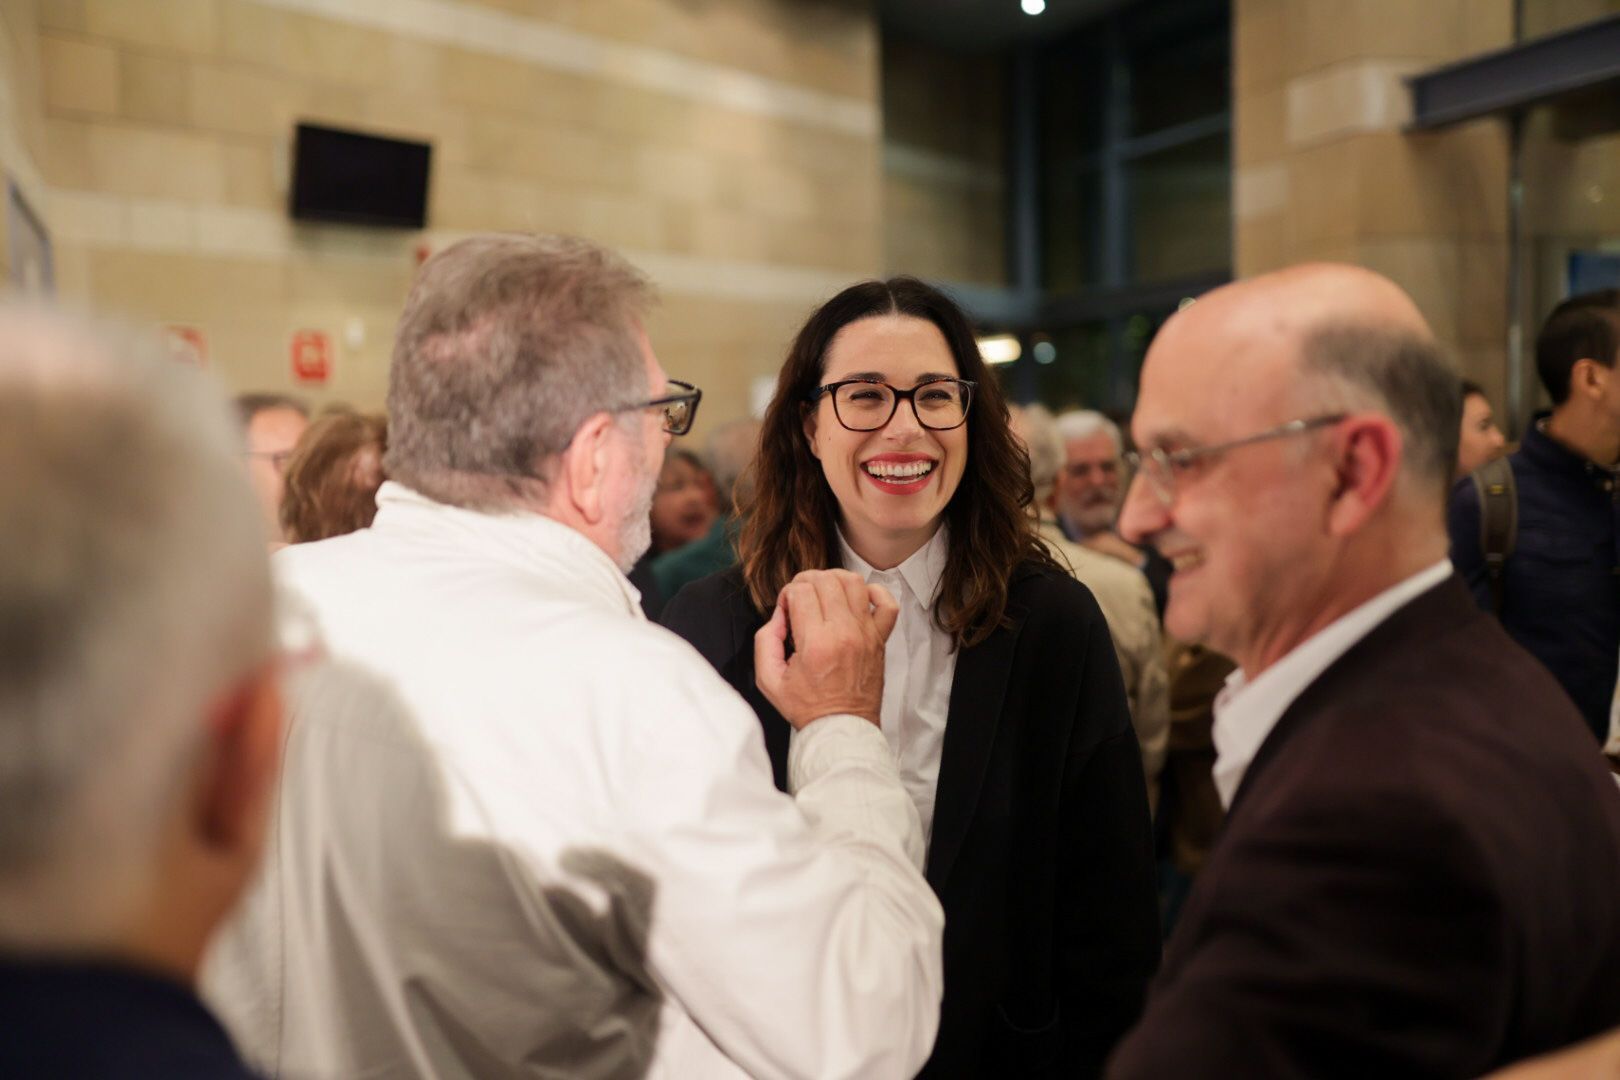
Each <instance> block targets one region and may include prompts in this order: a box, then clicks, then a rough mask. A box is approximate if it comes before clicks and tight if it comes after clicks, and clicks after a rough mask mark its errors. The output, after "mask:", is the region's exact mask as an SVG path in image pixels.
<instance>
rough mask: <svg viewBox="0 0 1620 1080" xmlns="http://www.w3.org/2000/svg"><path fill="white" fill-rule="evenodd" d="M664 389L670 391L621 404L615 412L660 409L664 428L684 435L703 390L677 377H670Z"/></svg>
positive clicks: (672, 432) (689, 428) (692, 419)
mask: <svg viewBox="0 0 1620 1080" xmlns="http://www.w3.org/2000/svg"><path fill="white" fill-rule="evenodd" d="M666 389H669V390H670V391H671V392H670V393H666V394H664V395H663V396H662V397H655V398H653V399H652V400H651V401H638V402H636V403H635V404H633V405H621V406H619V407H618V408H617V409H615V410H614V411H615V412H629V411H630V410H631V409H661V410H663V413H664V430H665V431H667V432H669V433H670V434H671V435H685V434H686V433H687V432H688V431H691V430H692V421H694V420H696V419H697V409H698V402H700V401H702V400H703V391H702V390H699V389H698V388H697V387H695V386H693V385H692V384H691V383H688V382H681V381H680V380H679V379H670V380H669V383H668V386H667V387H666Z"/></svg>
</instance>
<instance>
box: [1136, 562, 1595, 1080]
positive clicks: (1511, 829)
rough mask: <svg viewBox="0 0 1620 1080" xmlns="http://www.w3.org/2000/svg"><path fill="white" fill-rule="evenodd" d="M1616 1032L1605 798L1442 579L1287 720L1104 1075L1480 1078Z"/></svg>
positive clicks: (1570, 732)
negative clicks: (1144, 1003) (1139, 1016)
mask: <svg viewBox="0 0 1620 1080" xmlns="http://www.w3.org/2000/svg"><path fill="white" fill-rule="evenodd" d="M1615 1024H1620V791H1617V790H1616V788H1615V783H1614V780H1613V779H1611V777H1610V775H1609V773H1608V771H1607V770H1606V769H1605V768H1604V766H1603V763H1602V760H1601V758H1600V757H1599V756H1598V754H1597V752H1596V750H1595V748H1594V747H1593V745H1592V736H1591V733H1590V732H1589V731H1588V730H1587V729H1586V726H1585V725H1584V724H1583V723H1582V721H1581V717H1580V716H1579V715H1578V714H1577V713H1576V711H1575V709H1574V707H1573V706H1572V705H1571V704H1570V702H1569V698H1568V697H1567V696H1565V694H1564V693H1563V691H1562V690H1561V689H1560V688H1559V686H1558V684H1557V683H1556V682H1555V681H1554V680H1553V678H1552V676H1551V675H1549V674H1548V673H1547V672H1546V670H1545V669H1544V668H1542V666H1541V665H1540V664H1538V663H1536V661H1535V660H1534V659H1532V658H1531V657H1530V655H1529V654H1528V653H1526V652H1525V651H1524V650H1523V649H1521V648H1520V647H1519V646H1518V645H1516V644H1514V643H1513V642H1512V641H1511V640H1510V639H1509V638H1508V636H1507V635H1506V634H1505V633H1503V631H1502V629H1501V627H1500V626H1499V625H1498V624H1497V622H1496V620H1495V619H1494V618H1491V617H1490V616H1488V615H1486V614H1484V613H1483V612H1481V611H1480V610H1479V608H1478V606H1477V605H1475V604H1474V602H1473V599H1472V597H1470V596H1469V594H1468V591H1467V589H1466V588H1465V587H1464V585H1463V584H1462V581H1461V580H1460V579H1459V578H1457V577H1455V576H1453V577H1452V578H1451V579H1450V580H1448V581H1446V582H1445V583H1443V584H1441V585H1439V586H1437V587H1435V588H1434V589H1431V590H1430V591H1428V592H1426V593H1424V594H1423V595H1421V596H1419V597H1418V598H1417V599H1415V600H1413V601H1412V602H1411V603H1409V604H1407V605H1406V606H1405V607H1403V608H1401V609H1400V610H1398V611H1397V612H1396V613H1395V614H1394V615H1393V616H1391V617H1390V618H1389V619H1388V620H1386V621H1385V622H1384V623H1382V624H1381V625H1379V626H1378V627H1377V628H1376V629H1374V630H1373V632H1372V633H1371V634H1369V635H1368V636H1367V637H1365V638H1363V639H1362V640H1361V641H1360V642H1358V643H1357V644H1356V645H1355V646H1354V647H1352V648H1351V649H1350V651H1349V652H1347V653H1345V655H1344V656H1343V657H1341V658H1340V659H1339V660H1338V661H1337V662H1336V663H1334V664H1333V665H1332V666H1330V667H1329V668H1328V669H1327V670H1326V671H1325V672H1323V674H1322V675H1321V676H1320V677H1319V678H1317V680H1316V681H1315V682H1314V683H1312V684H1311V685H1310V686H1309V687H1308V688H1306V690H1305V692H1304V693H1303V694H1301V695H1300V697H1299V698H1298V699H1297V700H1296V701H1295V702H1294V703H1293V705H1292V706H1291V707H1290V708H1289V709H1288V710H1287V711H1286V712H1285V713H1284V714H1283V716H1282V718H1281V720H1279V722H1278V723H1277V726H1276V727H1275V728H1274V729H1273V731H1272V733H1271V735H1270V737H1269V738H1267V739H1266V741H1265V743H1264V744H1263V745H1262V746H1261V748H1260V752H1259V754H1258V755H1257V756H1256V758H1255V760H1254V763H1253V764H1252V765H1251V766H1250V767H1249V769H1248V772H1247V774H1246V775H1245V777H1244V779H1243V782H1242V784H1241V785H1240V786H1239V788H1238V791H1237V793H1236V796H1235V798H1234V801H1233V805H1232V808H1231V813H1230V814H1229V816H1228V818H1227V821H1226V826H1225V830H1224V832H1223V833H1222V834H1221V836H1220V838H1219V839H1218V840H1217V842H1216V845H1215V849H1214V851H1213V853H1212V854H1211V856H1210V859H1209V862H1208V863H1207V864H1206V866H1205V868H1204V870H1203V873H1202V874H1201V875H1200V876H1199V878H1198V881H1197V884H1196V885H1195V886H1194V888H1193V893H1192V896H1191V897H1190V898H1189V900H1188V902H1187V906H1186V907H1185V908H1184V909H1183V911H1182V914H1181V919H1180V921H1179V922H1178V923H1177V926H1176V930H1175V933H1174V934H1173V935H1172V937H1171V940H1170V944H1169V948H1168V950H1167V953H1166V956H1165V965H1164V969H1163V971H1162V972H1161V973H1160V975H1159V977H1158V979H1157V980H1156V982H1155V984H1154V987H1153V989H1152V991H1151V992H1150V995H1149V999H1148V1006H1147V1011H1146V1014H1145V1015H1144V1017H1143V1019H1142V1022H1141V1024H1140V1025H1139V1026H1138V1027H1137V1028H1136V1030H1135V1031H1133V1032H1132V1033H1131V1034H1130V1036H1129V1037H1128V1038H1127V1039H1126V1041H1125V1042H1124V1044H1123V1045H1122V1046H1121V1047H1120V1049H1119V1052H1118V1054H1117V1055H1116V1056H1115V1057H1114V1059H1113V1061H1112V1062H1110V1067H1109V1075H1110V1076H1111V1077H1115V1078H1120V1080H1125V1078H1137V1077H1143V1078H1146V1077H1153V1078H1158V1077H1262V1076H1263V1077H1274V1076H1342V1077H1358V1078H1359V1077H1406V1076H1421V1077H1476V1076H1479V1075H1480V1074H1481V1073H1485V1072H1489V1071H1491V1070H1492V1069H1495V1068H1497V1067H1499V1066H1501V1065H1504V1064H1507V1063H1509V1062H1512V1061H1516V1060H1518V1059H1519V1058H1523V1057H1526V1056H1528V1055H1531V1054H1536V1053H1540V1052H1542V1051H1545V1050H1551V1049H1553V1048H1555V1047H1560V1046H1564V1045H1566V1044H1568V1043H1571V1042H1574V1041H1576V1040H1578V1039H1582V1038H1584V1037H1586V1036H1588V1035H1591V1034H1593V1033H1594V1032H1598V1031H1601V1030H1603V1029H1605V1028H1608V1027H1611V1026H1614V1025H1615Z"/></svg>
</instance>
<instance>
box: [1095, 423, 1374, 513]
mask: <svg viewBox="0 0 1620 1080" xmlns="http://www.w3.org/2000/svg"><path fill="white" fill-rule="evenodd" d="M1348 415H1349V414H1348V413H1330V414H1328V415H1326V416H1313V417H1310V418H1308V419H1302V420H1290V421H1288V423H1286V424H1279V425H1277V426H1276V427H1274V428H1267V429H1266V430H1265V431H1261V432H1258V433H1256V434H1254V435H1248V436H1245V437H1244V438H1241V439H1233V440H1232V441H1231V442H1223V443H1216V444H1215V445H1214V446H1194V447H1191V448H1189V449H1186V450H1162V449H1157V448H1155V449H1153V450H1148V451H1146V452H1138V451H1135V450H1127V451H1126V452H1125V464H1126V465H1127V466H1129V467H1130V469H1131V471H1132V472H1133V473H1134V472H1137V471H1138V470H1140V471H1141V473H1142V475H1144V476H1146V477H1147V480H1148V483H1149V484H1150V485H1151V486H1152V488H1153V493H1154V494H1155V495H1157V496H1158V497H1159V501H1160V502H1162V503H1164V504H1165V505H1166V506H1168V505H1170V504H1171V503H1172V502H1174V501H1175V498H1176V483H1177V481H1179V480H1181V479H1183V478H1185V477H1186V476H1187V474H1188V472H1189V471H1190V470H1191V469H1192V467H1193V466H1194V465H1196V464H1197V463H1198V462H1200V461H1202V460H1204V459H1205V458H1208V457H1210V456H1211V455H1213V454H1221V453H1225V452H1226V451H1228V450H1236V449H1237V448H1238V447H1240V446H1253V445H1254V444H1256V443H1263V442H1270V441H1271V440H1272V439H1286V438H1288V437H1290V436H1293V435H1303V434H1304V433H1305V432H1307V431H1314V430H1316V429H1317V428H1320V427H1327V426H1329V425H1331V424H1337V423H1338V422H1339V421H1340V420H1343V419H1344V418H1345V417H1346V416H1348Z"/></svg>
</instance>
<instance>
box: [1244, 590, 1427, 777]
mask: <svg viewBox="0 0 1620 1080" xmlns="http://www.w3.org/2000/svg"><path fill="white" fill-rule="evenodd" d="M1450 575H1451V561H1450V560H1449V559H1441V560H1440V561H1439V562H1437V563H1435V564H1434V565H1433V566H1430V567H1428V568H1427V569H1425V570H1420V571H1418V572H1417V573H1415V574H1413V575H1412V576H1411V577H1409V578H1407V579H1405V580H1404V581H1401V582H1399V583H1398V584H1395V585H1392V586H1391V587H1390V588H1388V589H1385V590H1384V591H1383V592H1381V593H1379V594H1378V595H1377V596H1375V597H1373V598H1372V599H1371V600H1368V601H1367V602H1366V603H1364V604H1362V605H1361V606H1360V607H1358V608H1356V609H1355V610H1353V611H1349V612H1346V613H1345V614H1343V615H1341V616H1339V617H1338V618H1337V619H1335V620H1334V621H1333V622H1331V623H1329V624H1328V625H1327V626H1325V627H1323V628H1322V629H1321V630H1318V631H1317V632H1316V633H1315V634H1312V635H1311V636H1310V637H1309V638H1307V639H1306V640H1305V641H1303V642H1302V643H1300V644H1299V645H1296V646H1295V647H1294V649H1293V650H1292V651H1291V652H1289V653H1288V654H1287V655H1286V656H1284V657H1283V658H1282V659H1281V660H1278V661H1277V662H1276V663H1275V664H1273V665H1271V666H1270V667H1268V668H1267V669H1266V670H1265V671H1262V672H1261V673H1260V674H1259V675H1258V676H1256V677H1255V678H1254V679H1253V680H1250V679H1249V678H1248V677H1247V675H1245V674H1244V672H1243V669H1242V668H1239V669H1238V670H1236V671H1234V672H1232V674H1231V675H1229V676H1227V679H1226V686H1225V687H1223V688H1222V690H1221V692H1220V693H1219V694H1218V695H1216V698H1215V728H1214V732H1213V735H1214V739H1215V752H1216V759H1215V769H1214V780H1215V789H1216V790H1217V791H1218V792H1219V793H1220V796H1221V805H1223V806H1225V807H1227V808H1228V809H1230V808H1231V806H1232V799H1233V797H1235V796H1236V795H1237V790H1238V787H1239V785H1241V784H1242V783H1243V776H1244V774H1245V773H1246V772H1247V771H1248V769H1249V765H1250V763H1251V762H1253V761H1254V757H1255V755H1256V754H1258V753H1259V752H1260V747H1261V746H1262V745H1263V744H1264V743H1265V741H1266V739H1267V737H1268V736H1270V734H1271V730H1272V728H1274V727H1276V726H1277V721H1278V720H1281V719H1282V715H1283V713H1285V712H1287V711H1288V707H1289V706H1290V705H1292V704H1293V703H1294V700H1295V699H1296V698H1298V697H1299V695H1300V694H1302V693H1304V692H1305V688H1306V687H1308V686H1310V685H1311V683H1313V682H1315V681H1316V679H1317V677H1318V676H1319V675H1321V674H1322V672H1324V671H1326V670H1327V669H1328V667H1329V666H1330V665H1331V664H1332V663H1333V662H1334V661H1335V660H1337V659H1338V658H1339V657H1341V656H1343V655H1344V654H1345V653H1346V652H1348V651H1349V650H1350V647H1351V646H1353V645H1354V644H1355V643H1356V642H1358V641H1360V640H1361V639H1362V638H1364V637H1366V636H1367V635H1368V634H1369V633H1371V632H1372V631H1373V629H1374V628H1375V627H1377V626H1378V624H1380V623H1382V622H1383V621H1384V620H1385V619H1387V618H1389V617H1390V616H1391V615H1393V614H1395V612H1396V611H1398V610H1400V609H1401V608H1402V607H1404V606H1406V604H1408V603H1410V602H1411V601H1412V600H1415V599H1417V597H1418V596H1420V595H1421V594H1423V593H1425V592H1428V591H1429V590H1430V589H1432V588H1434V587H1435V586H1436V585H1439V584H1440V583H1441V582H1443V581H1445V580H1446V578H1447V577H1449V576H1450Z"/></svg>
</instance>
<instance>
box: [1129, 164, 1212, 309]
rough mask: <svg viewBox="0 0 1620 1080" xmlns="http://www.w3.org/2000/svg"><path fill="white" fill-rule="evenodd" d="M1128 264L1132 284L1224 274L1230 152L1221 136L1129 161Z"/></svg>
mask: <svg viewBox="0 0 1620 1080" xmlns="http://www.w3.org/2000/svg"><path fill="white" fill-rule="evenodd" d="M1128 177H1129V179H1128V181H1127V182H1128V185H1129V190H1130V193H1131V195H1130V198H1131V219H1132V220H1131V225H1132V229H1131V233H1132V236H1131V259H1132V261H1131V266H1132V269H1133V274H1132V277H1133V279H1134V280H1135V281H1138V282H1154V281H1170V280H1174V279H1176V278H1181V277H1187V276H1190V275H1193V274H1201V273H1209V272H1212V271H1220V270H1225V269H1227V268H1228V267H1230V265H1231V261H1232V153H1231V141H1230V140H1229V139H1228V137H1227V136H1226V135H1224V134H1222V135H1213V136H1209V137H1207V138H1203V139H1199V140H1198V141H1196V142H1191V143H1187V144H1185V145H1183V146H1177V147H1174V148H1172V149H1169V150H1161V151H1160V152H1158V153H1156V154H1151V155H1149V156H1147V157H1143V158H1138V159H1137V160H1136V161H1133V162H1131V164H1130V166H1129V170H1128Z"/></svg>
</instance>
